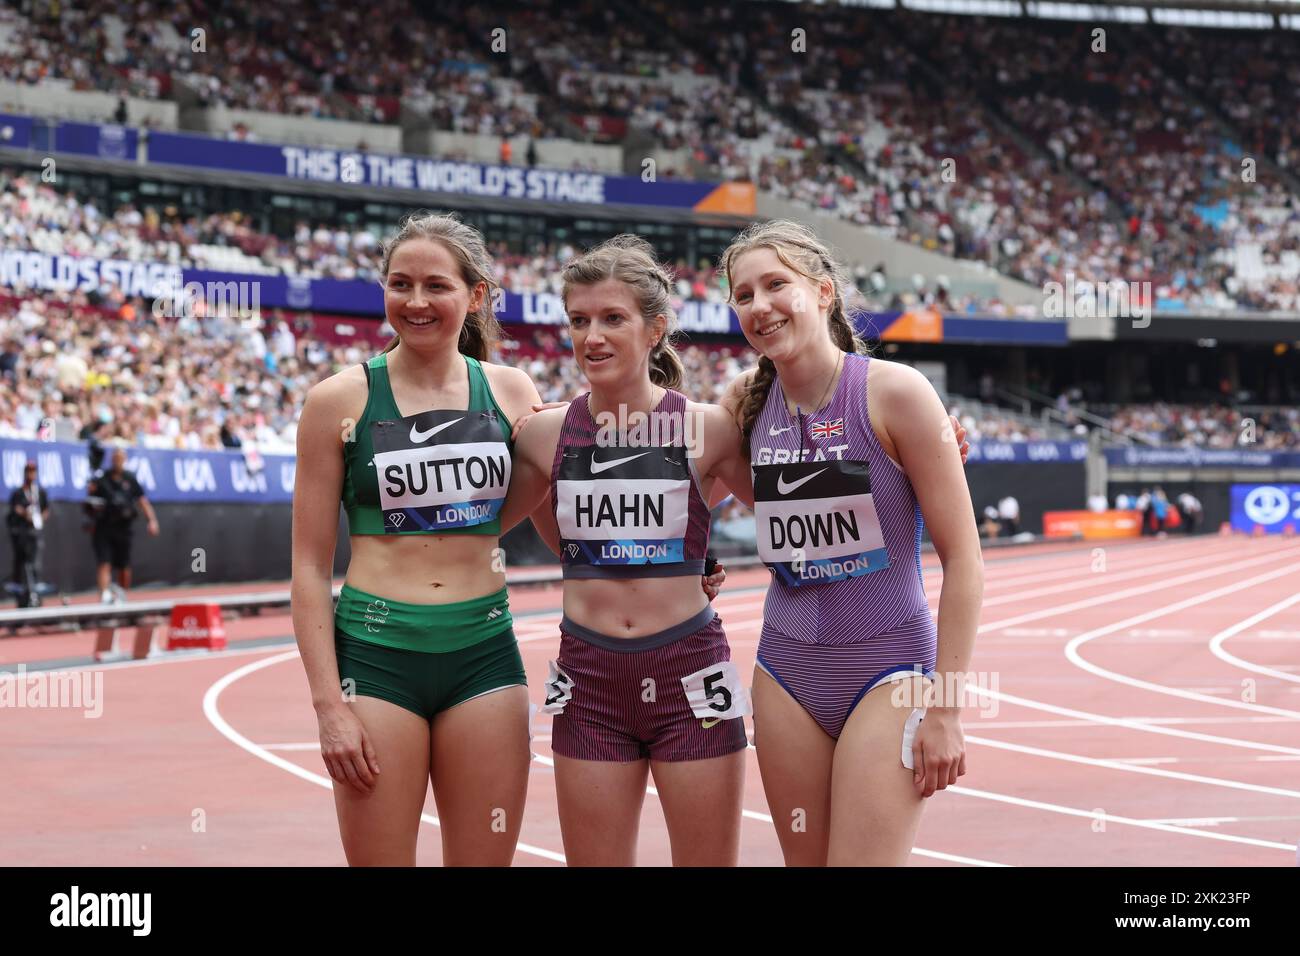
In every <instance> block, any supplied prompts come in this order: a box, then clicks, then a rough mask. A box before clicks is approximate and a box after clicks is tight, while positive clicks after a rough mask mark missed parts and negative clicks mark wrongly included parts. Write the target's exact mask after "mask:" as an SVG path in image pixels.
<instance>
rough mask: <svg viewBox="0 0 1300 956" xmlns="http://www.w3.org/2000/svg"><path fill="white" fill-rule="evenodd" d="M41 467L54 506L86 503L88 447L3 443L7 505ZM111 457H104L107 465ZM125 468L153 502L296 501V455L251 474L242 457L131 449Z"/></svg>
mask: <svg viewBox="0 0 1300 956" xmlns="http://www.w3.org/2000/svg"><path fill="white" fill-rule="evenodd" d="M29 459H33V460H35V462H36V467H37V481H39V482H40V485H41V487H42V488H44V489H45V493H46V494H48V495H49V496H50V500H52V501H82V500H84V499H85V497H86V481H87V480H88V479H89V478H90V475H91V470H90V458H89V456H88V446H86V445H84V444H80V443H73V442H42V441H22V440H17V439H11V438H3V439H0V474H2V475H3V482H4V494H5V499H6V501H7V500H8V497H9V495H10V494H12V493H13V491H14V489H16V488H19V487H21V486H22V483H23V466H24V465H25V464H26V463H27V461H28V460H29ZM107 462H108V453H107V452H106V454H105V464H107ZM126 468H127V470H128V471H131V472H134V473H135V477H136V480H138V481H139V482H140V487H141V488H143V489H144V493H145V497H147V498H148V499H149V500H150V501H153V502H197V501H224V502H249V503H254V504H264V503H268V502H270V503H288V502H291V501H293V479H294V468H295V459H294V456H293V455H263V456H261V461H260V467H259V468H256V469H254V468H250V467H249V464H248V462H247V461H246V459H245V456H244V454H243V453H242V452H240V451H172V450H170V449H159V448H139V447H131V448H128V449H127V452H126Z"/></svg>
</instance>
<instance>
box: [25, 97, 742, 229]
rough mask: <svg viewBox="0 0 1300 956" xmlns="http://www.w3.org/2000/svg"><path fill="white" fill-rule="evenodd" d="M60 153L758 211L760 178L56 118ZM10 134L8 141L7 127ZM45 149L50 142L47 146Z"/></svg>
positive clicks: (315, 178) (526, 195)
mask: <svg viewBox="0 0 1300 956" xmlns="http://www.w3.org/2000/svg"><path fill="white" fill-rule="evenodd" d="M50 125H51V126H52V128H53V143H52V144H51V147H50V148H53V149H54V150H55V151H56V152H62V153H73V154H76V155H81V156H94V157H97V158H101V159H117V160H124V161H130V162H134V161H137V160H140V161H144V162H147V163H150V164H154V163H157V164H166V165H170V166H185V167H189V168H192V169H213V170H225V171H230V172H240V173H257V174H260V175H264V176H277V177H281V178H284V179H297V180H302V181H305V182H314V183H328V184H331V185H342V186H378V187H381V188H389V189H417V190H420V191H423V192H434V193H449V194H453V195H462V196H488V197H493V198H498V199H518V200H534V201H543V202H565V203H588V204H594V205H604V204H608V203H618V204H627V205H637V206H661V207H672V208H677V209H694V210H697V211H700V212H715V213H726V214H731V215H737V216H752V215H754V213H755V198H754V197H755V192H754V186H753V184H752V183H711V182H694V181H686V180H675V179H671V180H663V181H658V180H650V181H647V180H645V179H643V178H642V177H640V176H613V175H607V174H605V173H597V172H579V171H574V170H566V169H534V168H525V167H521V166H493V165H487V164H483V163H470V162H458V161H453V160H445V159H437V158H434V157H430V156H416V155H406V154H398V153H389V154H384V153H370V152H359V151H355V150H343V149H333V148H330V147H317V146H289V145H282V144H273V143H245V142H238V141H235V140H226V139H220V138H216V137H212V136H201V135H195V134H186V133H164V132H158V131H150V133H149V136H148V139H147V144H148V146H147V149H146V148H145V145H144V142H142V140H141V137H140V132H139V130H137V129H135V128H134V127H124V126H115V125H111V124H102V125H101V124H97V123H73V122H55V123H52V124H50ZM6 131H8V132H7V135H8V137H9V138H8V139H7V140H6V139H5V135H6ZM32 145H35V144H33V142H32V120H31V119H30V118H29V117H24V116H16V115H7V114H0V146H12V147H14V148H26V147H29V146H32ZM41 148H46V147H45V146H42V147H41Z"/></svg>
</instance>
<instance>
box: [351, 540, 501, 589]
mask: <svg viewBox="0 0 1300 956" xmlns="http://www.w3.org/2000/svg"><path fill="white" fill-rule="evenodd" d="M350 540H351V542H352V559H351V561H349V563H348V573H347V583H348V584H350V585H352V587H354V588H357V589H358V590H361V591H365V592H367V593H368V594H376V595H379V596H380V597H385V598H389V599H390V600H393V601H402V602H405V603H407V604H452V603H454V602H456V601H468V600H470V599H471V598H477V597H483V596H485V595H488V594H495V593H496V592H497V591H499V590H501V589H502V588H503V587H505V585H506V576H505V572H504V571H503V570H501V569H502V568H503V567H504V556H503V555H502V554H501V553H500V551H499V550H498V549H499V548H500V539H499V538H497V537H496V536H495V535H490V534H484V535H466V534H454V535H453V534H418V535H378V534H361V535H353V536H352V537H351V539H350Z"/></svg>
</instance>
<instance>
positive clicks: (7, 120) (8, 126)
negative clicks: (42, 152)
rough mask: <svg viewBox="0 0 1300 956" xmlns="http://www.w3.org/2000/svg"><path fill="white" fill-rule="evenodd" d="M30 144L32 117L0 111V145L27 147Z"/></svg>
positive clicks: (13, 147)
mask: <svg viewBox="0 0 1300 956" xmlns="http://www.w3.org/2000/svg"><path fill="white" fill-rule="evenodd" d="M31 145H32V118H31V117H30V116H15V115H13V114H12V113H0V146H5V147H8V148H9V149H27V148H28V147H29V146H31Z"/></svg>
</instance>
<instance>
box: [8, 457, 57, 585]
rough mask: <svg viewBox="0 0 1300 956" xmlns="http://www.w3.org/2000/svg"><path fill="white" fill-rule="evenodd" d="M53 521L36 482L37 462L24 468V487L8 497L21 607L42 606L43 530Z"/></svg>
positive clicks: (28, 463) (14, 572)
mask: <svg viewBox="0 0 1300 956" xmlns="http://www.w3.org/2000/svg"><path fill="white" fill-rule="evenodd" d="M49 518H50V499H49V496H48V495H46V494H45V489H44V488H42V487H41V486H40V485H39V484H38V483H37V481H36V462H34V461H29V462H27V465H26V466H25V467H24V468H23V484H22V487H20V488H17V489H15V490H14V493H13V494H12V495H10V496H9V518H8V523H9V540H10V542H11V543H12V545H13V551H14V568H13V574H12V578H13V582H14V584H16V585H18V587H19V588H20V590H19V591H18V606H19V607H40V605H41V599H40V595H39V594H38V593H37V585H39V584H40V580H41V550H42V545H43V544H44V541H45V538H44V534H43V529H44V528H45V525H46V523H47V522H48V521H49Z"/></svg>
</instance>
